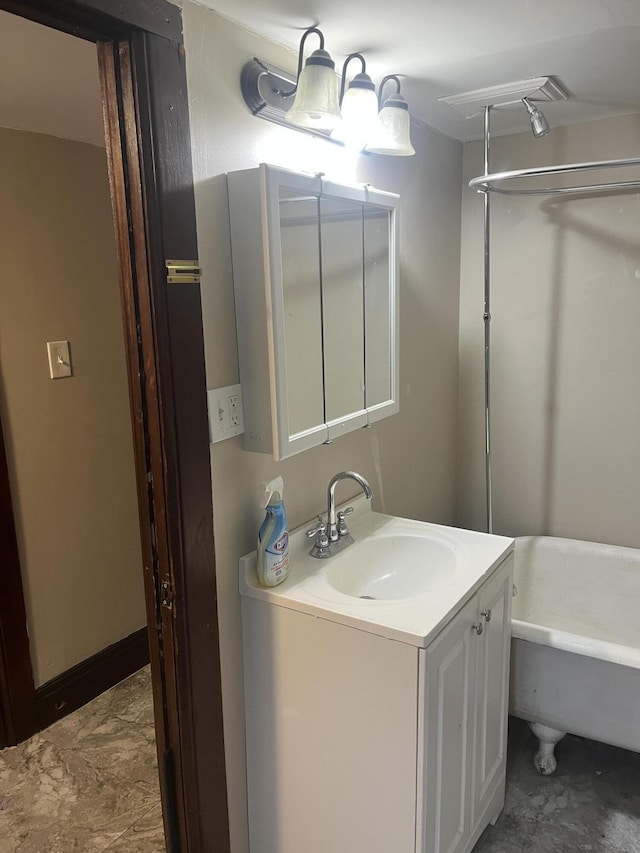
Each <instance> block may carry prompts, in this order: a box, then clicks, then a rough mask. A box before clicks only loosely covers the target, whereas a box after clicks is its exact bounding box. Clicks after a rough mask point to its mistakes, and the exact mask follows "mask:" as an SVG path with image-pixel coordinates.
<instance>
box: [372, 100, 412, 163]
mask: <svg viewBox="0 0 640 853" xmlns="http://www.w3.org/2000/svg"><path fill="white" fill-rule="evenodd" d="M410 125H411V120H410V117H409V107H408V105H407V102H406V101H405V99H404V98H403V97H402V95H399V94H398V95H393V96H392V97H391V98H387V100H386V101H385V102H384V106H383V107H382V109H381V110H380V114H379V116H378V130H377V132H376V135H375V137H374V138H373V139H372V140H371V142H369V144H368V145H367V147H366V150H367V151H370V152H371V153H372V154H390V155H391V156H396V157H410V156H411V155H412V154H415V153H416V152H415V148H414V147H413V145H412V144H411V136H410Z"/></svg>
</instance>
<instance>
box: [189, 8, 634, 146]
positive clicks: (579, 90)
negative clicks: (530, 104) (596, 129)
mask: <svg viewBox="0 0 640 853" xmlns="http://www.w3.org/2000/svg"><path fill="white" fill-rule="evenodd" d="M199 1H200V2H201V3H202V4H203V5H206V6H209V7H210V8H212V9H216V10H217V11H219V12H220V13H222V14H223V15H225V16H226V17H228V18H232V19H233V20H236V21H239V22H240V23H242V24H244V25H245V26H247V27H249V28H250V29H252V30H255V31H256V32H258V33H261V34H263V35H264V36H266V37H267V38H269V39H271V40H273V41H276V42H278V43H280V44H283V45H286V46H288V47H291V48H293V49H295V50H297V46H298V42H299V39H300V35H301V33H302V31H304V29H305V28H306V27H309V26H314V25H315V26H319V27H320V29H321V30H322V32H323V33H324V35H325V40H326V41H325V48H326V49H328V50H329V52H330V53H331V55H332V56H333V58H334V60H335V61H336V66H337V67H341V63H342V62H343V60H344V57H345V56H346V55H347V54H348V53H352V52H354V51H359V52H361V53H363V54H364V55H365V58H366V60H367V71H368V72H370V73H371V76H372V77H373V79H374V81H376V82H378V81H379V80H380V79H381V78H382V77H383V76H384V75H385V74H399V75H406V79H405V80H404V81H403V86H402V91H403V94H404V95H405V97H406V98H407V100H408V101H409V107H410V109H411V112H412V114H413V116H414V117H416V118H418V119H420V120H422V121H424V122H426V123H427V124H429V125H430V126H431V127H434V128H437V129H438V130H440V131H442V132H443V133H446V134H448V135H449V136H453V137H455V138H457V139H462V140H468V139H474V138H479V137H481V136H482V120H481V118H476V119H466V118H464V116H462V115H461V114H458V113H457V112H456V111H455V110H454V109H453V108H452V107H449V106H447V105H446V104H440V103H438V98H440V97H443V96H447V95H453V94H457V93H459V92H467V91H470V90H475V89H481V88H485V87H489V86H496V85H499V84H502V83H510V82H512V81H517V80H523V79H527V78H530V77H543V76H556V77H557V78H559V80H560V82H561V83H562V84H563V85H564V87H565V89H567V90H569V92H571V94H572V96H573V97H572V98H571V99H570V100H569V101H565V102H561V103H555V104H551V105H549V106H545V108H544V112H545V114H546V115H547V117H548V119H549V121H550V123H551V124H552V125H553V124H556V125H559V124H573V123H575V122H581V121H587V120H590V119H596V118H604V117H606V116H609V115H617V114H624V113H636V112H640V0H384V2H383V0H348V2H345V0H199ZM317 43H318V42H317V38H315V37H310V38H309V40H308V41H307V45H308V47H309V49H310V50H315V48H316V46H317ZM358 70H359V66H358V65H357V63H354V66H353V67H351V66H350V72H349V73H350V74H351V73H354V72H355V71H358ZM390 88H391V87H390ZM391 90H392V88H391ZM493 124H494V129H495V131H496V132H498V133H513V132H522V131H525V130H527V128H528V122H527V117H526V114H525V111H524V109H519V108H518V109H512V110H504V111H501V113H500V114H499V115H498V114H496V116H495V118H494V122H493Z"/></svg>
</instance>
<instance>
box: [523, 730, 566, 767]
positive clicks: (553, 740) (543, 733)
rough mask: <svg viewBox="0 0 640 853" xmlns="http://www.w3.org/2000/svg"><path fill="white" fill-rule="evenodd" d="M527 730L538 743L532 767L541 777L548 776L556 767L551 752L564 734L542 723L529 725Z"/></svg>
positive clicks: (556, 763) (556, 764) (554, 758)
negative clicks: (529, 730)
mask: <svg viewBox="0 0 640 853" xmlns="http://www.w3.org/2000/svg"><path fill="white" fill-rule="evenodd" d="M529 728H530V729H531V731H532V732H533V733H534V735H535V736H536V737H537V738H538V741H539V745H538V751H537V752H536V754H535V755H534V757H533V766H534V767H535V768H536V770H537V771H538V773H540V774H541V775H542V776H550V775H551V774H552V773H553V772H554V771H555V769H556V767H557V766H558V762H557V761H556V757H555V755H554V754H553V750H554V749H555V746H556V744H557V743H558V741H560V740H562V738H563V737H564V736H565V735H566V732H559V731H558V730H557V729H550V728H549V726H543V725H542V723H529Z"/></svg>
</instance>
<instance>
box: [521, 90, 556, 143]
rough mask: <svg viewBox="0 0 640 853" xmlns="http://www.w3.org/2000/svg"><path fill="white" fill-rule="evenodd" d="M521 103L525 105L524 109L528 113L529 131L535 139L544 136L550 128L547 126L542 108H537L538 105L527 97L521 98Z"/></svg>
mask: <svg viewBox="0 0 640 853" xmlns="http://www.w3.org/2000/svg"><path fill="white" fill-rule="evenodd" d="M522 103H523V104H524V105H525V107H526V110H527V112H528V113H529V121H530V122H531V131H532V133H533V135H534V136H535V137H536V139H538V138H539V137H540V136H546V135H547V133H549V131H550V130H551V128H550V127H549V122H548V121H547V119H546V118H545V115H544V113H543V112H542V110H539V109H538V107H536V106H534V105H533V104H532V103H531V101H530V100H529V98H523V99H522Z"/></svg>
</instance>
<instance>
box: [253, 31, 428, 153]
mask: <svg viewBox="0 0 640 853" xmlns="http://www.w3.org/2000/svg"><path fill="white" fill-rule="evenodd" d="M311 34H314V35H317V36H318V37H319V39H320V47H319V48H318V49H317V50H314V51H313V53H312V54H311V55H310V56H309V58H308V59H307V60H306V62H305V63H304V68H303V57H304V46H305V41H306V39H307V37H308V36H309V35H311ZM354 59H358V60H359V61H360V63H361V66H362V69H361V71H360V73H358V74H356V75H355V76H354V77H353V79H352V80H351V82H350V83H349V85H348V86H347V84H346V74H347V67H348V65H349V63H350V62H351V61H352V60H354ZM390 80H393V81H394V83H395V84H396V92H395V94H393V95H392V96H391V97H389V98H387V99H386V100H385V101H384V102H383V100H382V96H383V89H384V87H385V85H386V84H387V83H388V82H389V81H390ZM240 86H241V89H242V95H243V97H244V100H245V103H246V104H247V106H248V107H249V109H250V110H251V112H252V113H253V115H255V116H259V117H260V118H264V119H267V120H268V121H272V122H275V123H276V124H280V125H284V126H285V127H290V128H292V129H294V128H295V129H296V130H301V131H304V132H306V133H311V134H313V135H314V136H321V137H324V138H326V139H330V140H331V141H333V142H338V143H340V144H345V145H349V146H350V147H352V146H353V147H357V148H358V149H360V150H364V151H368V152H372V153H376V154H391V155H394V156H404V157H408V156H410V155H412V154H415V150H414V148H413V146H412V144H411V139H410V135H409V130H410V127H409V126H410V117H409V107H408V105H407V102H406V101H405V99H404V98H403V97H402V95H401V94H400V79H399V78H398V77H397V76H396V75H395V74H390V75H388V76H387V77H385V78H384V79H383V80H382V83H381V84H380V88H379V90H378V96H377V98H376V90H375V86H374V83H373V81H372V80H371V77H370V76H369V75H368V74H367V71H366V62H365V59H364V57H363V56H362V54H360V53H350V54H349V55H348V56H347V58H346V59H345V62H344V65H343V67H342V82H341V85H340V89H339V88H338V77H337V75H336V73H335V63H334V61H333V60H332V59H331V57H330V56H329V54H328V53H327V51H326V50H325V49H324V36H323V34H322V32H321V31H320V30H319V29H318V28H317V27H309V29H307V30H305V32H304V33H303V35H302V38H301V39H300V48H299V50H298V72H297V75H296V77H295V79H294V78H293V77H292V75H291V74H290V73H288V72H286V71H282V70H280V69H279V68H276V67H275V66H272V65H269V64H268V63H267V62H263V61H262V60H261V59H258V58H254V59H252V60H250V61H249V62H247V63H246V65H245V66H244V67H243V69H242V75H241V77H240ZM294 96H295V98H294ZM292 99H293V101H292ZM341 108H342V112H341Z"/></svg>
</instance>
